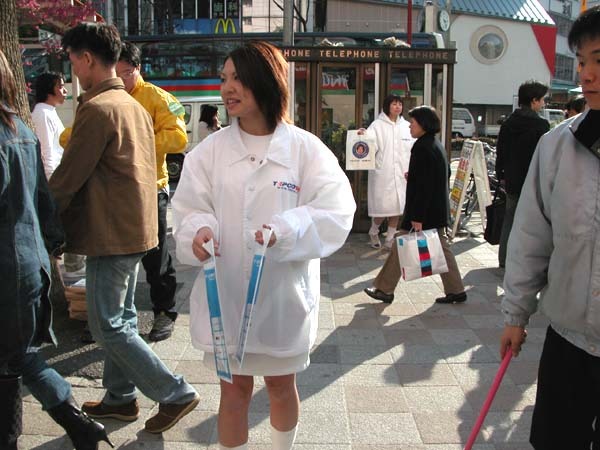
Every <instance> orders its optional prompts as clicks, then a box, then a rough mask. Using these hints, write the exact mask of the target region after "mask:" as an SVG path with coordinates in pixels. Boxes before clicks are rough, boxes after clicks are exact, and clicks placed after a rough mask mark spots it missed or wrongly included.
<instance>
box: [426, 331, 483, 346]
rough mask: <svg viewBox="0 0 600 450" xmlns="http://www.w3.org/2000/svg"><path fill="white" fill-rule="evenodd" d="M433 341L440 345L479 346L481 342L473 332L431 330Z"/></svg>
mask: <svg viewBox="0 0 600 450" xmlns="http://www.w3.org/2000/svg"><path fill="white" fill-rule="evenodd" d="M430 331H431V336H432V337H433V340H434V341H435V342H436V343H438V344H440V345H465V344H469V345H478V344H481V341H480V340H479V338H478V337H477V335H476V334H475V333H474V332H473V330H470V329H468V328H467V327H465V328H464V329H449V330H446V329H435V330H430Z"/></svg>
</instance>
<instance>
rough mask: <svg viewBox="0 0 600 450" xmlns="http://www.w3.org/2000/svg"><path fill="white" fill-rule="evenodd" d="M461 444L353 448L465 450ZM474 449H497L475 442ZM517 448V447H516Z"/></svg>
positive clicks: (359, 449)
mask: <svg viewBox="0 0 600 450" xmlns="http://www.w3.org/2000/svg"><path fill="white" fill-rule="evenodd" d="M463 448H464V447H463V446H462V445H460V444H433V445H427V444H394V445H381V444H379V445H363V444H358V445H353V446H352V450H463ZM473 450H495V448H494V446H493V445H488V444H475V445H474V446H473ZM515 450H516V449H515Z"/></svg>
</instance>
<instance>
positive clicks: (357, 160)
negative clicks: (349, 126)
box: [346, 130, 377, 170]
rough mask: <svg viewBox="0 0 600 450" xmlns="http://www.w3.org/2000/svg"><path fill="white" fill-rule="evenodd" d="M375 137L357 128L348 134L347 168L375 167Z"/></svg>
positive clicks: (368, 168)
mask: <svg viewBox="0 0 600 450" xmlns="http://www.w3.org/2000/svg"><path fill="white" fill-rule="evenodd" d="M376 146H377V144H376V142H375V139H373V138H372V137H369V136H368V135H366V134H358V131H357V130H349V131H348V134H347V135H346V170H373V169H375V168H376V167H375V147H376Z"/></svg>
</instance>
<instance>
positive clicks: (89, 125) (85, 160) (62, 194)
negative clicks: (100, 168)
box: [50, 104, 115, 213]
mask: <svg viewBox="0 0 600 450" xmlns="http://www.w3.org/2000/svg"><path fill="white" fill-rule="evenodd" d="M114 134H115V130H114V125H113V124H112V123H111V119H110V117H108V116H107V115H106V114H105V113H104V111H102V110H101V109H99V108H95V107H93V106H90V105H88V104H84V105H82V106H80V107H79V109H78V110H77V115H76V117H75V122H74V124H73V132H72V134H71V138H70V140H69V143H68V144H67V148H66V149H65V151H64V153H63V157H62V160H61V162H60V164H59V166H58V167H57V168H56V170H55V171H54V174H53V175H52V177H51V178H50V189H51V191H52V194H53V195H54V198H55V199H56V202H57V204H58V210H59V212H60V213H62V212H63V211H65V210H66V209H67V208H68V206H69V204H70V203H71V200H72V199H73V197H74V196H75V194H76V193H77V192H78V191H79V190H80V189H81V187H82V186H83V185H84V184H85V183H86V181H87V180H88V179H89V177H90V176H91V174H92V172H93V171H94V169H95V168H96V165H97V164H98V161H99V160H100V158H101V157H102V154H103V152H104V151H105V149H106V146H107V145H108V142H109V141H110V140H111V139H113V137H114Z"/></svg>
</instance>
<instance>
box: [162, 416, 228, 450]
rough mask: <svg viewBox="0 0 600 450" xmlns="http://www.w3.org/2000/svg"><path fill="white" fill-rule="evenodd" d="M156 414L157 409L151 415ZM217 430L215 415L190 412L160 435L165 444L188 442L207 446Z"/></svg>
mask: <svg viewBox="0 0 600 450" xmlns="http://www.w3.org/2000/svg"><path fill="white" fill-rule="evenodd" d="M156 412H158V408H157V409H156V410H155V411H153V412H152V413H153V414H154V413H156ZM216 429H217V415H216V414H214V413H208V412H203V411H192V412H191V413H189V414H188V415H187V416H185V417H184V418H182V419H181V420H180V421H179V422H178V423H177V425H175V426H174V427H173V428H171V429H170V430H167V431H165V432H164V433H162V438H163V439H164V440H165V441H167V442H190V443H197V444H200V445H206V446H208V445H209V444H211V443H212V442H214V441H213V440H212V438H213V435H214V433H215V432H216Z"/></svg>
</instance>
